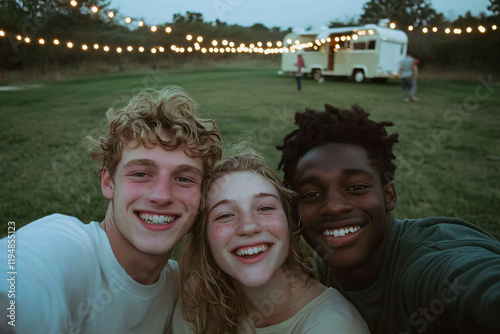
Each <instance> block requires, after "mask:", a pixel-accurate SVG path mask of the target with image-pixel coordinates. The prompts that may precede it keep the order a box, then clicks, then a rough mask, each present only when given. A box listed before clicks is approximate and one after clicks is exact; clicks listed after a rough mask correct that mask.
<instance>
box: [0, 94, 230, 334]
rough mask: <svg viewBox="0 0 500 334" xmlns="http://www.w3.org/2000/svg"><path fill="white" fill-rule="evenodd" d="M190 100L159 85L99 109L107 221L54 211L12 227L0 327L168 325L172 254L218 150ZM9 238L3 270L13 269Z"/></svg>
mask: <svg viewBox="0 0 500 334" xmlns="http://www.w3.org/2000/svg"><path fill="white" fill-rule="evenodd" d="M195 107H196V103H195V101H194V100H192V99H191V98H190V97H189V96H188V95H187V94H186V93H185V92H184V91H183V90H182V89H180V88H178V87H166V88H164V89H163V90H161V91H156V90H146V91H143V92H141V93H139V94H138V95H137V96H135V97H133V98H132V99H131V101H130V103H129V104H128V105H127V106H126V107H125V108H123V109H120V110H113V109H110V110H109V111H108V112H107V117H108V131H107V133H105V134H103V135H102V136H100V137H97V138H96V137H88V138H87V139H88V144H89V145H88V151H89V153H90V154H91V155H92V157H93V159H94V161H95V162H96V163H98V164H99V166H100V169H99V170H98V171H97V173H96V174H98V175H99V176H100V177H101V190H102V193H103V195H104V197H106V198H107V199H108V206H107V210H106V215H105V218H104V220H103V221H102V222H100V223H99V222H95V221H93V222H90V223H89V224H84V223H83V222H81V221H80V220H78V219H77V218H74V217H70V216H66V215H61V214H53V215H50V216H47V217H44V218H41V219H39V220H37V221H34V222H32V223H30V224H27V225H26V226H24V227H22V228H21V229H19V231H17V232H16V234H15V242H16V245H17V246H16V254H15V256H16V269H17V272H18V275H17V280H15V281H14V283H13V284H14V290H15V294H14V293H11V292H10V291H12V288H11V287H9V284H7V283H8V282H7V281H6V280H5V279H3V280H2V281H3V282H2V283H1V284H0V295H3V298H1V299H2V307H5V308H4V310H5V309H7V310H9V309H8V307H12V308H13V309H14V312H12V309H11V310H10V311H8V314H7V317H5V316H4V319H2V320H1V324H0V331H1V332H2V333H3V332H6V331H8V330H9V331H10V330H11V329H15V331H16V332H17V333H89V334H94V333H163V331H164V330H165V329H169V326H170V320H171V317H172V312H173V310H174V307H175V304H176V303H177V299H178V296H179V290H180V283H179V273H178V266H177V263H176V262H175V261H172V260H170V255H171V253H172V250H173V249H174V246H175V245H176V244H177V242H179V240H180V239H181V238H182V237H183V236H184V235H185V234H186V233H187V232H188V231H189V230H190V228H191V226H192V225H193V223H194V220H195V217H196V215H197V213H198V208H199V204H200V199H201V185H202V181H203V177H204V173H205V171H206V170H207V169H209V168H211V167H212V166H213V164H214V163H215V162H216V161H217V160H218V159H220V157H221V153H222V149H221V143H220V133H219V130H218V128H217V126H216V125H215V123H214V122H213V121H211V120H206V119H202V118H200V117H199V116H198V115H196V113H195ZM7 239H8V238H4V239H2V240H0V249H1V250H2V251H1V252H0V269H1V270H2V273H3V274H4V275H5V274H6V273H7V272H9V271H12V269H11V268H8V267H7V249H8V248H7V243H9V244H10V241H11V239H10V237H9V240H7ZM11 286H12V285H11ZM9 289H10V290H9ZM5 296H8V298H9V300H6V298H5ZM4 303H7V304H8V305H4ZM4 312H5V311H4Z"/></svg>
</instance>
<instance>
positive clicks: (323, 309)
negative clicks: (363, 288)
mask: <svg viewBox="0 0 500 334" xmlns="http://www.w3.org/2000/svg"><path fill="white" fill-rule="evenodd" d="M315 301H317V303H316V305H314V307H313V308H312V309H311V310H310V314H309V315H308V318H307V322H308V323H309V324H310V326H308V328H307V331H306V333H320V332H321V331H322V333H325V332H329V331H331V329H332V328H335V329H336V333H360V334H361V333H369V330H368V326H367V324H366V322H365V321H364V320H363V318H362V317H361V315H360V314H359V312H358V310H357V309H356V308H355V307H354V305H353V304H351V303H350V302H349V301H348V300H347V299H346V298H345V297H344V296H342V294H341V293H340V292H339V291H337V290H336V289H334V288H328V289H327V290H325V292H323V293H322V294H321V295H320V296H319V297H317V298H316V300H315Z"/></svg>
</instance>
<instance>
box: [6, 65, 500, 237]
mask: <svg viewBox="0 0 500 334" xmlns="http://www.w3.org/2000/svg"><path fill="white" fill-rule="evenodd" d="M276 72H277V67H271V66H269V65H266V66H264V67H259V66H257V65H256V64H253V65H252V66H245V65H235V64H232V65H231V64H225V65H212V66H205V67H199V68H196V67H191V68H183V69H177V70H168V71H159V72H152V71H149V72H148V71H144V72H135V73H115V74H107V75H92V76H85V77H81V78H78V79H71V80H66V81H59V82H39V83H38V84H41V85H42V87H40V88H34V89H30V90H25V91H11V92H4V91H0V101H1V103H0V120H1V122H0V184H1V191H0V224H2V229H1V235H5V234H6V232H7V227H6V226H7V222H8V221H12V220H13V221H15V222H16V227H17V228H19V227H21V226H22V225H24V224H26V223H28V222H30V221H32V220H34V219H36V218H39V217H42V216H44V215H47V214H50V213H54V212H59V213H64V214H68V215H73V216H76V217H78V218H80V219H81V220H82V221H84V222H89V221H91V220H97V221H100V220H102V219H103V217H104V212H105V205H106V202H105V200H104V197H102V195H101V193H100V187H99V179H98V178H97V177H96V176H95V175H93V173H92V171H93V170H94V169H95V168H96V166H94V165H93V163H92V161H91V159H90V156H89V155H88V154H87V153H86V152H85V151H84V150H83V148H82V147H81V141H82V139H83V137H84V136H85V135H87V134H89V133H94V132H96V131H99V129H100V128H102V124H103V123H102V120H103V119H104V116H105V112H106V110H107V109H108V108H109V107H110V106H115V107H116V106H122V105H124V104H126V103H127V101H128V100H129V98H130V97H131V96H132V95H135V94H136V93H137V92H138V91H139V90H140V89H141V88H144V87H154V88H160V87H162V86H164V85H167V84H173V85H178V86H181V87H183V88H185V89H186V90H187V92H188V93H190V95H191V96H192V97H194V98H195V99H196V100H197V101H198V102H199V104H200V106H201V112H202V113H203V114H204V115H206V116H208V117H210V118H214V119H215V120H216V121H217V123H218V124H219V126H220V129H221V131H222V135H223V139H224V142H225V144H230V143H233V142H236V141H239V140H249V141H251V142H253V143H254V144H255V145H256V148H257V149H258V150H260V151H261V152H262V153H263V154H265V155H266V156H267V157H269V159H270V164H271V166H273V167H274V168H276V166H277V163H278V161H279V152H278V151H277V150H275V148H274V146H275V145H276V144H279V143H281V142H282V138H283V136H284V134H286V133H288V131H290V129H292V128H293V115H294V113H295V112H296V111H302V110H304V109H305V107H311V108H322V107H323V104H324V103H329V104H332V105H335V106H339V107H342V108H347V107H349V106H350V105H351V104H353V103H358V104H360V105H361V106H362V107H363V108H365V110H367V111H368V112H370V113H371V114H372V116H373V118H374V119H376V120H379V121H380V120H392V121H393V122H394V123H395V124H396V126H394V127H393V128H392V129H390V130H391V131H394V132H399V133H400V143H399V144H398V145H397V148H396V156H397V160H396V162H397V165H398V170H397V173H396V188H397V191H398V207H397V210H396V217H398V218H403V217H409V218H418V217H424V216H454V217H460V218H463V219H466V220H469V221H471V222H473V223H475V224H477V225H479V226H481V227H483V228H485V229H486V230H487V231H489V232H490V233H492V234H493V235H495V236H496V237H497V238H500V224H499V223H498V218H497V217H498V216H497V211H498V210H497V208H498V206H499V204H500V93H499V91H500V86H498V85H497V86H489V87H488V88H484V87H483V88H478V87H480V86H481V82H480V80H479V79H476V80H475V81H459V80H451V79H450V80H430V79H429V80H424V79H422V80H420V82H419V93H418V97H419V98H420V101H419V102H418V103H404V102H403V99H402V92H401V89H400V86H399V82H398V81H396V80H394V81H389V82H388V83H386V84H374V83H364V84H355V83H353V82H350V81H342V80H327V81H326V82H324V83H323V84H317V83H316V82H314V81H312V80H303V91H302V92H301V93H298V92H297V91H296V88H295V78H292V77H283V76H278V75H277V74H276ZM480 75H481V76H482V78H484V80H486V81H488V75H489V74H488V73H482V74H481V73H478V74H477V76H476V77H479V76H480Z"/></svg>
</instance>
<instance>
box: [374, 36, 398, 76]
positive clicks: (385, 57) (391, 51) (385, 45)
mask: <svg viewBox="0 0 500 334" xmlns="http://www.w3.org/2000/svg"><path fill="white" fill-rule="evenodd" d="M379 48H380V52H379V62H378V69H379V70H381V71H383V72H393V73H397V72H398V71H399V60H400V59H401V56H400V52H401V44H399V43H392V42H386V41H383V40H380V46H379Z"/></svg>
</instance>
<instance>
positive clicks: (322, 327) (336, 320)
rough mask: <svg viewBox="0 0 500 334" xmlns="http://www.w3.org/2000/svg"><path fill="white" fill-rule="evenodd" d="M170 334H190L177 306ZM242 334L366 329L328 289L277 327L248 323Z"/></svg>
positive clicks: (338, 333)
mask: <svg viewBox="0 0 500 334" xmlns="http://www.w3.org/2000/svg"><path fill="white" fill-rule="evenodd" d="M172 325H173V326H172V327H173V333H174V334H192V333H194V331H193V329H192V327H191V323H189V322H188V321H186V320H184V319H183V317H182V314H181V309H180V305H179V304H178V305H177V307H176V309H175V312H174V318H173V320H172ZM242 332H243V333H244V334H327V333H335V334H369V333H370V331H369V329H368V325H367V324H366V322H365V321H364V320H363V318H362V317H361V315H360V314H359V312H358V310H357V309H356V308H355V307H354V305H352V304H351V303H350V302H349V301H348V300H347V299H345V298H344V296H342V295H341V294H340V292H338V291H337V290H335V289H334V288H328V289H326V290H325V291H324V292H323V293H321V294H320V295H319V296H318V297H316V298H314V299H313V300H312V301H310V302H309V303H308V304H307V305H306V306H304V307H303V308H302V309H301V310H300V311H299V312H297V313H296V314H295V315H294V316H293V317H291V318H290V319H288V320H285V321H284V322H282V323H279V324H277V325H273V326H269V327H263V328H255V327H254V326H253V324H252V323H251V321H250V320H249V319H246V320H245V322H244V324H243V330H242Z"/></svg>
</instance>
